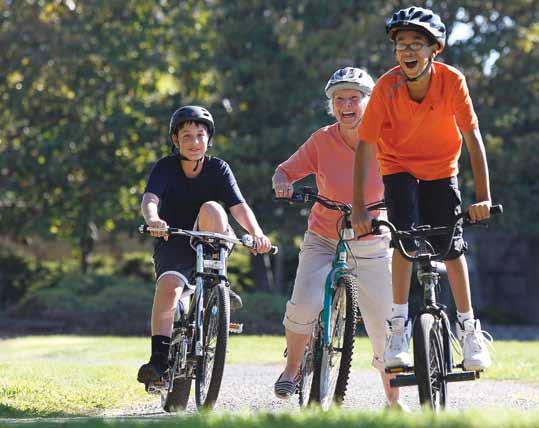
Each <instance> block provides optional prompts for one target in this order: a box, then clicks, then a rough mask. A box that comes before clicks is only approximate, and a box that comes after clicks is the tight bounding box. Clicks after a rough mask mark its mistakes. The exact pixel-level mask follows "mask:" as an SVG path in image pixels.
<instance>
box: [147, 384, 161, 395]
mask: <svg viewBox="0 0 539 428" xmlns="http://www.w3.org/2000/svg"><path fill="white" fill-rule="evenodd" d="M164 388H165V382H163V381H159V382H151V383H149V384H148V385H147V387H146V392H148V394H160V393H161V391H162V390H163V389H164Z"/></svg>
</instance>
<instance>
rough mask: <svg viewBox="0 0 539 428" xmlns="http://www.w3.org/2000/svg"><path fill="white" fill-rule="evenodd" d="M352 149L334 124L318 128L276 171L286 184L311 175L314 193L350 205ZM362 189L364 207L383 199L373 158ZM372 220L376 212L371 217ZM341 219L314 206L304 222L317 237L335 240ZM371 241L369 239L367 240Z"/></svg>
mask: <svg viewBox="0 0 539 428" xmlns="http://www.w3.org/2000/svg"><path fill="white" fill-rule="evenodd" d="M354 155H355V153H354V149H352V148H351V147H350V146H349V145H348V144H346V142H345V141H344V139H343V138H342V136H341V134H340V132H339V125H338V124H337V123H335V124H333V125H329V126H325V127H323V128H320V129H319V130H318V131H316V132H315V133H314V134H312V135H311V136H310V137H309V139H308V140H307V141H306V142H305V143H303V145H302V146H301V147H300V148H299V149H298V150H297V151H296V152H295V153H294V154H293V155H292V156H290V158H288V160H286V161H285V162H283V163H281V164H280V165H279V166H278V167H277V168H279V169H280V170H281V171H282V172H283V173H284V174H285V175H286V176H287V177H288V180H289V181H290V182H292V183H293V182H295V181H298V180H300V179H302V178H304V177H306V176H307V175H310V174H315V176H316V185H317V187H318V193H319V194H320V195H322V196H325V197H327V198H329V199H333V200H336V201H340V202H345V203H351V202H352V183H353V174H354ZM370 162H371V163H370V165H369V168H368V177H367V185H366V187H365V202H366V204H369V203H373V202H377V201H379V200H381V199H383V198H384V185H383V182H382V177H381V175H380V167H379V165H378V161H377V160H376V158H375V156H372V157H371V161H370ZM373 214H374V215H375V216H377V215H378V213H377V212H374V213H373ZM340 217H341V213H339V212H338V211H332V210H328V209H327V208H324V207H323V206H322V205H320V204H318V203H315V204H314V206H313V208H312V210H311V213H310V215H309V220H308V228H309V230H311V231H312V232H315V233H317V234H318V235H320V236H323V237H325V238H330V239H338V226H337V222H338V220H339V218H340ZM367 238H371V236H369V237H367Z"/></svg>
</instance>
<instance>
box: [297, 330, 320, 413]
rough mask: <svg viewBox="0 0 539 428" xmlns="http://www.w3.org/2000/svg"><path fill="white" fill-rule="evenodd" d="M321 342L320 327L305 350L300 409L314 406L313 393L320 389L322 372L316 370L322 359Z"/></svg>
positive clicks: (300, 388) (301, 368)
mask: <svg viewBox="0 0 539 428" xmlns="http://www.w3.org/2000/svg"><path fill="white" fill-rule="evenodd" d="M319 347H320V340H319V329H318V325H317V326H316V327H315V331H314V332H313V335H312V337H311V340H310V341H309V344H308V345H307V347H306V348H305V353H304V354H303V361H302V362H301V367H300V374H301V379H300V381H299V386H298V389H299V405H300V407H306V406H308V405H309V404H312V402H313V400H312V396H313V394H312V391H313V390H315V389H317V388H319V385H320V380H319V374H320V371H319V370H318V371H317V370H315V368H316V365H317V359H319V358H320V349H319ZM319 365H320V364H318V366H319Z"/></svg>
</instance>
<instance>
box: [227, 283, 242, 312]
mask: <svg viewBox="0 0 539 428" xmlns="http://www.w3.org/2000/svg"><path fill="white" fill-rule="evenodd" d="M228 291H229V295H230V310H231V311H237V310H238V309H241V308H243V302H242V301H241V297H240V296H239V294H238V293H236V292H235V291H234V290H232V288H229V289H228Z"/></svg>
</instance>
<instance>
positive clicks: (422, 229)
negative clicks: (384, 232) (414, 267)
mask: <svg viewBox="0 0 539 428" xmlns="http://www.w3.org/2000/svg"><path fill="white" fill-rule="evenodd" d="M490 214H492V215H499V214H503V206H502V205H501V204H499V205H493V206H492V207H490ZM460 219H464V223H463V226H486V225H487V224H488V220H481V221H478V222H474V223H472V222H471V221H470V217H469V214H468V212H464V213H461V214H459V215H457V216H456V218H455V222H454V224H452V225H449V226H435V227H432V226H429V225H423V226H419V227H417V228H412V229H410V230H398V229H397V228H396V227H395V226H394V225H393V223H391V222H389V221H386V220H378V219H373V220H372V223H371V224H372V230H373V231H372V232H371V233H372V234H374V235H379V234H380V233H381V232H380V227H383V226H385V227H387V228H388V229H389V231H390V232H391V239H392V240H393V242H394V244H395V245H396V246H397V249H398V250H399V251H400V253H401V254H402V256H403V257H404V258H405V259H407V260H408V261H411V262H415V261H418V260H419V259H421V258H424V257H426V256H428V257H429V258H430V259H432V260H443V259H445V257H446V256H447V254H449V251H450V250H451V242H452V240H451V239H449V240H448V244H447V248H445V249H444V251H443V252H439V253H436V254H418V255H412V254H410V253H409V252H407V251H406V249H405V248H404V245H403V243H402V241H403V240H404V239H419V240H422V241H426V242H428V241H427V238H428V237H431V236H443V235H445V236H453V234H454V233H455V228H456V227H457V224H458V221H459V220H460Z"/></svg>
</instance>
